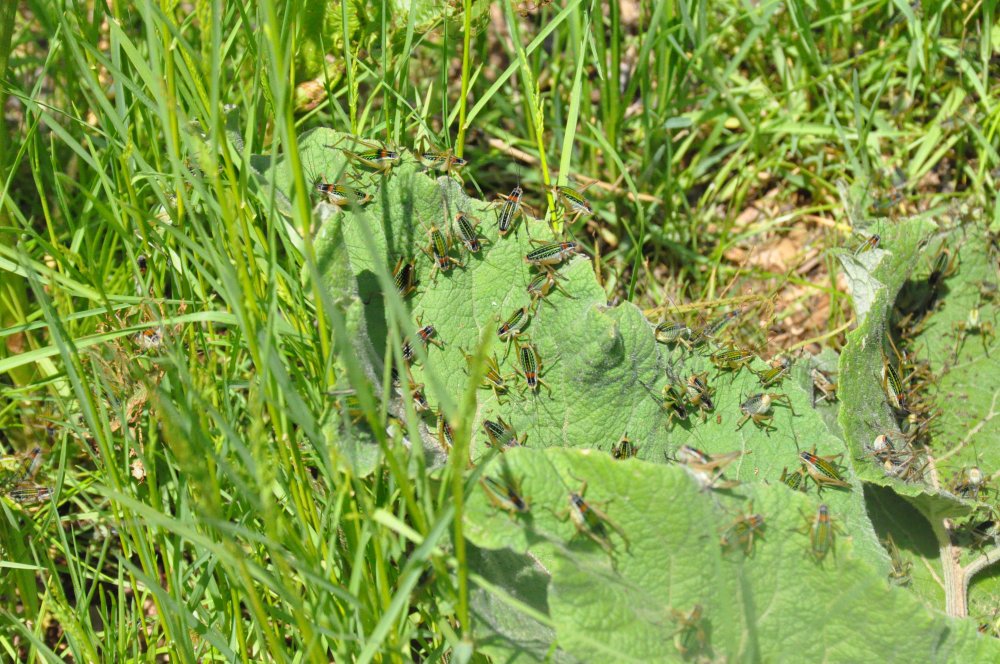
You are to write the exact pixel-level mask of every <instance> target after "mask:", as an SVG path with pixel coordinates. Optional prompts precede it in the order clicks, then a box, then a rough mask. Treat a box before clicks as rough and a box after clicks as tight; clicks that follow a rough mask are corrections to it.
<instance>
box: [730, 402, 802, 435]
mask: <svg viewBox="0 0 1000 664" xmlns="http://www.w3.org/2000/svg"><path fill="white" fill-rule="evenodd" d="M776 401H780V402H783V403H785V404H786V405H787V406H788V409H789V410H791V411H792V415H794V414H795V409H794V408H792V402H791V400H790V399H789V398H788V396H787V395H785V394H774V393H761V394H754V395H753V396H751V397H750V398H749V399H747V400H746V401H744V402H743V403H741V404H740V410H741V411H742V412H743V419H741V420H740V421H739V423H738V424H737V425H736V429H737V430H739V429H740V428H742V427H743V425H744V424H745V423H746V421H747V420H753V423H754V424H755V425H757V426H758V427H760V428H763V429H765V430H768V431H770V430H773V429H774V427H773V426H771V420H773V419H774V415H773V414H772V413H771V405H772V404H773V403H774V402H776Z"/></svg>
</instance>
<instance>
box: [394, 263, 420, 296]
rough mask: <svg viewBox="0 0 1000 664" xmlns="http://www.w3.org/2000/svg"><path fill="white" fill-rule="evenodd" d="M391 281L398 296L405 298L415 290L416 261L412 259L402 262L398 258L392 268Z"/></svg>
mask: <svg viewBox="0 0 1000 664" xmlns="http://www.w3.org/2000/svg"><path fill="white" fill-rule="evenodd" d="M392 283H393V284H394V285H395V286H396V292H398V293H399V297H401V298H405V297H406V296H407V295H409V294H410V293H413V292H415V291H416V290H417V273H416V263H414V262H413V261H412V260H411V261H408V262H405V263H404V262H403V259H402V258H400V259H399V260H398V261H397V262H396V267H394V268H393V269H392Z"/></svg>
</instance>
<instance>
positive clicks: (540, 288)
mask: <svg viewBox="0 0 1000 664" xmlns="http://www.w3.org/2000/svg"><path fill="white" fill-rule="evenodd" d="M560 279H565V277H563V276H562V275H560V274H559V273H558V272H555V271H553V270H543V271H542V272H540V273H539V274H536V275H535V276H534V278H533V279H532V280H531V281H530V282H528V288H527V290H528V295H530V296H531V306H533V307H535V310H536V311H537V309H538V303H539V302H542V301H544V302H545V303H546V304H548V305H550V306H555V305H553V304H552V303H551V302H549V301H548V300H547V299H546V298H548V296H549V293H551V292H552V290H553V289H555V290H557V291H559V292H560V293H562V294H563V295H565V296H566V297H568V298H570V299H573V296H572V295H570V294H569V292H568V291H567V290H566V289H565V288H563V287H562V286H560V285H559V280H560Z"/></svg>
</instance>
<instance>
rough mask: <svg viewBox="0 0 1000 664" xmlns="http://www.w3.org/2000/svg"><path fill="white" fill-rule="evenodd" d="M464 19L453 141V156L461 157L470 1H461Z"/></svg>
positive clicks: (470, 31)
mask: <svg viewBox="0 0 1000 664" xmlns="http://www.w3.org/2000/svg"><path fill="white" fill-rule="evenodd" d="M462 12H463V16H462V18H463V19H464V23H463V27H462V29H463V33H462V97H461V99H459V101H458V109H459V110H458V137H457V138H456V139H455V155H456V156H458V157H461V156H462V153H463V151H464V150H465V129H466V127H465V107H466V105H467V104H468V101H469V69H470V62H469V60H470V58H469V47H470V44H471V41H472V0H462Z"/></svg>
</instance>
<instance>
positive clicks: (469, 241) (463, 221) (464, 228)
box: [455, 212, 489, 254]
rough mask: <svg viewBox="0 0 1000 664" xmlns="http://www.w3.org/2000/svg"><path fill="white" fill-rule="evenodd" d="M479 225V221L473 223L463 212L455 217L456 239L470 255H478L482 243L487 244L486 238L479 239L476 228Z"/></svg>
mask: <svg viewBox="0 0 1000 664" xmlns="http://www.w3.org/2000/svg"><path fill="white" fill-rule="evenodd" d="M478 225H479V220H475V221H473V218H472V217H470V216H469V215H467V214H465V213H464V212H459V213H457V214H456V215H455V226H456V227H457V228H458V238H459V239H460V240H461V241H462V244H463V245H465V248H466V250H468V252H469V253H470V254H478V253H479V252H480V251H481V250H482V248H483V244H484V243H487V244H488V243H489V240H487V239H486V238H481V237H479V232H478V230H477V226H478Z"/></svg>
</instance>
